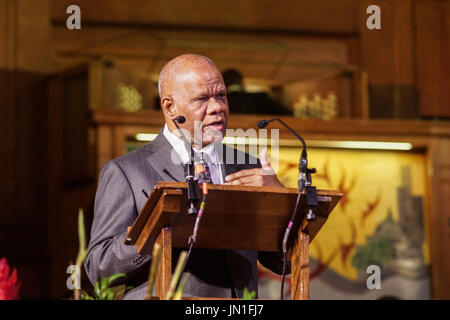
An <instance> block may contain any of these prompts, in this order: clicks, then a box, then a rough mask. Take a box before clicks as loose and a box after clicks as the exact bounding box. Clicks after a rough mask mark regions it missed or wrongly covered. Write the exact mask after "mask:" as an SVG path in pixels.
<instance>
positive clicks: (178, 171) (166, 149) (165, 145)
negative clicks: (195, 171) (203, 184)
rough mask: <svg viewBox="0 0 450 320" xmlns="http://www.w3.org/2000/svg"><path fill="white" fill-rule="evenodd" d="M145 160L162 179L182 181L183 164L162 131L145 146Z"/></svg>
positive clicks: (183, 178)
mask: <svg viewBox="0 0 450 320" xmlns="http://www.w3.org/2000/svg"><path fill="white" fill-rule="evenodd" d="M145 150H146V151H147V153H148V155H147V156H146V160H147V161H148V162H149V163H150V165H151V166H152V167H153V168H154V169H155V170H156V172H158V174H159V175H160V176H161V177H162V179H163V180H164V181H175V182H180V181H184V180H185V177H184V166H183V164H182V162H181V159H180V157H179V156H178V154H177V153H176V152H175V150H174V149H173V147H172V145H171V144H170V143H169V141H167V139H166V138H165V137H164V134H163V133H162V130H161V131H160V133H159V134H158V135H157V136H156V138H155V140H153V141H152V142H150V143H148V144H147V145H146V146H145Z"/></svg>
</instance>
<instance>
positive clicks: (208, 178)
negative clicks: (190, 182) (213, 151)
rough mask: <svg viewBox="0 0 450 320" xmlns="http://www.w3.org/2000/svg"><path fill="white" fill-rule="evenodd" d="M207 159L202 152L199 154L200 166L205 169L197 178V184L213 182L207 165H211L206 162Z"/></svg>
mask: <svg viewBox="0 0 450 320" xmlns="http://www.w3.org/2000/svg"><path fill="white" fill-rule="evenodd" d="M207 158H208V156H207V155H206V154H205V153H204V152H202V153H201V154H200V164H201V165H202V166H203V168H204V169H205V171H204V172H203V174H201V175H200V176H198V177H197V179H198V182H200V183H203V182H207V183H213V181H212V179H211V170H210V169H209V163H211V162H210V161H208V160H207Z"/></svg>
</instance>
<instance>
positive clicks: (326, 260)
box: [272, 147, 428, 281]
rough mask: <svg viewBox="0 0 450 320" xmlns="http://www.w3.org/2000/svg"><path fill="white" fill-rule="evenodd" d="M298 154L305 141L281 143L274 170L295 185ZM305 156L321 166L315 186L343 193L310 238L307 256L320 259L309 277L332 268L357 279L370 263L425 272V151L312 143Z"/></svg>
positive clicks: (413, 272) (405, 271)
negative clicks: (297, 144)
mask: <svg viewBox="0 0 450 320" xmlns="http://www.w3.org/2000/svg"><path fill="white" fill-rule="evenodd" d="M299 156H300V148H292V147H281V148H280V151H279V168H278V171H277V174H278V176H279V178H280V180H281V181H282V182H283V183H284V184H285V185H286V186H288V187H292V188H296V186H297V179H298V159H299ZM308 158H309V159H308V160H309V167H313V168H316V169H317V173H316V174H314V175H313V176H312V181H313V185H314V186H316V187H317V188H318V189H333V190H339V191H341V192H342V193H343V194H344V196H343V198H342V200H341V201H340V203H339V204H338V206H337V207H336V208H335V209H334V211H333V212H332V214H331V216H330V217H329V219H328V221H327V223H326V224H325V225H324V227H323V229H322V230H321V231H320V232H319V234H318V235H317V237H316V239H315V240H314V241H313V242H312V243H311V246H310V255H311V257H312V258H313V259H315V260H316V261H317V262H318V263H317V266H316V268H313V269H312V270H311V279H313V278H314V277H316V276H319V275H320V273H321V272H323V271H324V270H325V269H330V270H332V271H334V272H335V273H337V274H338V275H339V276H341V277H343V278H345V279H347V280H350V281H358V279H359V280H361V278H362V276H364V274H363V273H365V268H364V266H365V265H367V264H369V265H370V264H377V265H380V264H381V265H383V266H384V270H391V272H399V273H402V274H404V275H408V276H419V275H421V274H423V273H424V272H426V265H427V264H428V250H427V248H428V246H427V242H426V236H425V229H426V228H425V226H424V224H425V219H424V217H425V216H426V207H427V206H426V201H425V200H426V198H427V197H426V159H425V156H424V155H423V154H421V153H413V152H394V151H367V150H350V149H321V148H310V149H309V152H308ZM272 161H273V162H276V159H273V160H272ZM363 269H364V270H363Z"/></svg>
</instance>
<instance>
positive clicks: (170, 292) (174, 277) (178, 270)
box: [165, 251, 187, 300]
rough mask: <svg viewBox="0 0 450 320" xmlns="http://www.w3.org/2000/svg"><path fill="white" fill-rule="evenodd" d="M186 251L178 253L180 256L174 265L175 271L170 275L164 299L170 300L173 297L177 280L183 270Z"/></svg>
mask: <svg viewBox="0 0 450 320" xmlns="http://www.w3.org/2000/svg"><path fill="white" fill-rule="evenodd" d="M186 256H187V252H186V251H182V252H181V253H180V256H179V257H178V262H177V266H176V267H175V272H174V274H173V275H172V280H171V281H170V286H169V290H167V293H166V297H165V299H166V300H171V299H172V298H173V294H174V292H175V289H176V285H177V283H178V280H179V279H180V277H181V273H182V272H183V267H184V262H185V261H186Z"/></svg>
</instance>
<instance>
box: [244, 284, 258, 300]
mask: <svg viewBox="0 0 450 320" xmlns="http://www.w3.org/2000/svg"><path fill="white" fill-rule="evenodd" d="M255 297H256V292H255V291H252V292H249V291H248V289H247V287H245V288H244V295H243V297H242V300H254V299H255Z"/></svg>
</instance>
